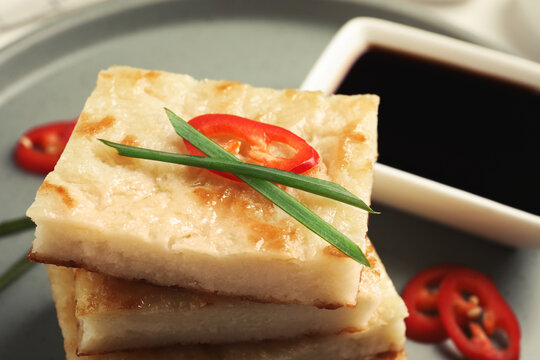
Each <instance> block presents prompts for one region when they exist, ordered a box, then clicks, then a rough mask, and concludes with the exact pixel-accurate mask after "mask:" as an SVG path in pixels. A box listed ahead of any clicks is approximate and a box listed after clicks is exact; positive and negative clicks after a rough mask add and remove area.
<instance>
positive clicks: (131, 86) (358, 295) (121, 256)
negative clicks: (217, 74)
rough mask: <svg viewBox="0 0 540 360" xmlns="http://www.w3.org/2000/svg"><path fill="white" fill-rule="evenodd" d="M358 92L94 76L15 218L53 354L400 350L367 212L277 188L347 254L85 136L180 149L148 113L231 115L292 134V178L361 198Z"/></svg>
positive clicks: (200, 178) (176, 171) (363, 127)
mask: <svg viewBox="0 0 540 360" xmlns="http://www.w3.org/2000/svg"><path fill="white" fill-rule="evenodd" d="M377 106H378V98H377V97H376V96H374V95H356V96H340V95H335V96H325V95H323V94H321V93H317V92H301V91H297V90H273V89H267V88H254V87H251V86H249V85H245V84H241V83H237V82H230V81H213V80H205V81H196V80H194V79H193V78H191V77H189V76H187V75H178V74H171V73H166V72H159V71H146V70H141V69H134V68H129V67H112V68H110V69H108V70H106V71H102V72H101V73H100V74H99V77H98V83H97V87H96V89H95V90H94V92H93V93H92V95H91V96H90V98H89V99H88V100H87V102H86V104H85V107H84V109H83V111H82V113H81V115H80V117H79V120H78V123H77V125H76V127H75V130H74V132H73V135H72V137H71V139H70V141H69V143H68V145H67V147H66V149H65V150H64V153H63V154H62V157H61V159H60V161H59V162H58V164H57V166H56V168H55V170H54V171H53V172H51V173H49V175H48V176H47V177H46V179H45V181H44V183H43V185H42V186H41V187H40V189H39V191H38V193H37V196H36V200H35V202H34V203H33V204H32V206H31V207H30V209H29V210H28V215H29V216H30V217H31V218H32V219H33V221H34V222H35V223H36V224H37V229H36V238H35V241H34V244H33V248H32V251H31V252H30V255H29V258H30V259H31V260H34V261H39V262H43V263H46V264H49V265H47V268H48V272H49V279H50V283H51V288H52V293H53V297H54V300H55V303H56V308H57V313H58V319H59V323H60V327H61V328H62V333H63V336H64V344H65V350H66V356H67V358H68V359H75V358H82V359H84V358H87V359H116V358H118V359H161V358H163V359H170V358H174V359H338V360H339V359H371V358H374V359H375V358H376V359H404V358H405V354H404V351H403V346H404V342H405V335H404V333H405V327H404V323H403V319H404V317H405V316H406V314H407V312H406V309H405V307H404V305H403V303H402V301H401V299H400V297H399V295H398V294H397V293H396V291H395V289H394V286H393V284H392V282H391V280H390V279H389V277H388V275H387V274H386V271H385V269H384V266H383V264H382V263H381V261H380V259H379V258H378V256H377V254H376V252H375V249H374V248H373V246H372V244H371V242H370V240H369V239H368V238H367V219H368V214H367V213H366V212H365V211H363V210H360V209H358V208H355V207H353V206H350V205H346V204H343V203H340V202H337V201H334V200H330V199H327V198H324V197H320V196H317V195H313V194H309V193H306V192H303V191H300V190H295V189H292V188H286V189H285V190H286V191H287V192H288V193H289V194H291V195H292V196H294V197H295V198H296V199H298V200H299V201H300V202H302V203H303V204H304V205H306V206H307V207H308V208H310V209H311V210H313V211H314V212H315V213H316V214H318V215H319V216H320V217H321V218H322V219H324V220H325V221H326V222H328V223H330V224H331V225H332V226H334V227H335V228H336V229H338V230H339V231H340V232H342V233H343V234H345V235H346V236H347V237H349V238H350V239H351V240H353V241H354V242H355V243H356V244H357V245H358V246H359V247H360V248H361V249H362V250H363V251H364V253H365V254H366V256H367V258H368V260H369V261H370V264H371V267H366V266H364V265H361V264H359V263H358V262H355V261H354V260H352V259H350V258H349V257H347V256H344V254H343V253H341V252H340V251H339V250H337V249H336V248H334V247H333V246H332V245H329V244H328V243H327V242H325V241H324V240H323V239H321V238H320V237H319V236H317V235H316V234H314V233H312V232H311V231H310V230H308V229H307V228H305V227H304V226H303V225H301V224H300V223H298V222H297V221H296V220H294V219H293V218H292V217H290V216H289V215H287V214H286V213H285V212H283V211H282V210H281V209H279V208H278V207H277V206H275V205H274V204H273V203H272V202H270V201H269V200H267V199H266V198H264V197H263V196H262V195H260V194H259V193H257V192H256V191H255V190H253V189H251V188H250V187H249V186H247V185H246V184H244V183H242V182H238V181H233V180H230V179H226V178H224V177H222V176H219V175H216V174H214V173H212V172H210V171H208V170H203V169H199V168H193V167H187V166H182V165H175V164H168V163H161V162H155V161H149V160H141V159H134V158H127V157H122V156H120V155H118V154H117V152H116V151H115V150H113V149H111V148H109V147H107V146H105V145H104V144H103V143H101V142H100V141H99V140H98V139H99V138H102V139H107V140H110V141H114V142H118V143H123V144H127V145H132V146H137V147H143V148H150V149H154V150H161V151H167V152H175V153H186V148H185V145H184V143H183V141H182V139H181V138H180V137H179V136H178V135H177V134H176V133H175V131H174V129H173V128H172V126H171V124H170V123H169V120H168V118H167V116H166V114H165V112H164V111H163V108H164V107H167V108H169V109H171V110H172V111H174V112H175V113H176V114H178V115H179V116H180V117H182V118H184V119H186V120H189V119H191V118H193V117H196V116H198V115H201V114H216V113H221V114H234V115H238V116H242V117H246V118H249V119H252V120H256V121H260V122H262V123H268V124H273V125H277V126H280V127H283V128H285V129H288V130H290V131H292V132H293V133H295V134H296V135H298V136H300V137H302V138H303V139H305V140H306V141H307V142H308V143H309V144H310V145H311V146H312V147H313V148H315V149H316V150H317V151H318V153H319V155H320V159H321V160H320V162H319V164H318V165H317V166H315V167H314V168H312V169H310V170H309V171H308V172H306V173H305V175H309V176H312V177H317V178H320V179H324V180H330V181H332V182H335V183H338V184H340V185H342V186H343V187H345V188H347V189H348V190H349V191H351V192H352V193H354V194H355V195H357V196H358V197H360V198H362V199H364V200H369V198H370V194H371V185H372V173H373V171H372V170H373V164H374V162H375V160H376V156H377V145H376V144H377V132H376V124H377Z"/></svg>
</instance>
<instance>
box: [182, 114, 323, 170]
mask: <svg viewBox="0 0 540 360" xmlns="http://www.w3.org/2000/svg"><path fill="white" fill-rule="evenodd" d="M189 124H191V125H192V126H193V127H195V128H196V129H198V130H199V131H200V132H202V133H203V134H204V135H206V136H208V137H209V138H211V139H212V140H214V141H215V142H217V143H218V144H220V145H221V146H222V147H223V148H225V149H226V150H227V151H229V152H230V153H232V154H234V155H235V156H237V157H238V158H239V159H241V160H243V161H245V162H248V163H252V164H257V165H263V166H267V167H272V168H276V169H281V170H287V171H292V172H295V173H303V172H305V171H307V170H309V169H311V168H312V167H314V166H315V165H317V164H318V162H319V154H318V153H317V151H316V150H315V149H314V148H312V147H311V146H310V145H309V144H308V143H307V142H306V141H305V140H304V139H302V138H301V137H299V136H297V135H295V134H293V133H292V132H290V131H289V130H286V129H283V128H281V127H279V126H275V125H270V124H265V123H261V122H258V121H254V120H250V119H246V118H243V117H240V116H235V115H228V114H206V115H201V116H197V117H195V118H193V119H191V120H190V121H189ZM184 143H185V144H186V147H187V149H188V151H189V153H190V154H191V155H199V156H204V154H203V153H202V152H201V151H200V150H199V149H197V148H196V147H194V146H193V145H191V144H190V143H189V142H187V141H185V140H184ZM213 172H214V173H216V174H219V175H221V176H224V177H227V178H229V179H233V180H238V178H237V177H236V176H234V175H232V174H229V173H223V172H219V171H213Z"/></svg>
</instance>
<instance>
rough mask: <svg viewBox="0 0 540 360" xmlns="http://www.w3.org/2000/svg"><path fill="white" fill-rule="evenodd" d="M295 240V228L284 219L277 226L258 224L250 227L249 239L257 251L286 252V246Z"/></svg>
mask: <svg viewBox="0 0 540 360" xmlns="http://www.w3.org/2000/svg"><path fill="white" fill-rule="evenodd" d="M297 238H298V234H297V229H296V227H294V225H293V224H292V222H291V221H288V220H285V219H282V220H281V221H280V222H279V224H278V225H274V224H268V223H262V222H259V223H255V224H253V225H251V227H250V235H249V239H250V241H251V242H252V243H253V244H255V247H256V248H257V250H262V251H268V250H286V249H287V247H288V246H287V245H288V244H289V243H291V242H293V241H295V240H296V239H297Z"/></svg>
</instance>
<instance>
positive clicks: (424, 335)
mask: <svg viewBox="0 0 540 360" xmlns="http://www.w3.org/2000/svg"><path fill="white" fill-rule="evenodd" d="M458 267H459V266H458V265H454V264H443V265H438V266H433V267H430V268H428V269H425V270H423V271H421V272H420V273H418V274H417V275H416V276H415V277H413V278H412V279H411V280H410V281H409V283H408V284H407V286H405V289H404V290H403V294H402V297H403V301H404V302H405V305H407V309H408V310H409V317H408V318H406V319H405V325H406V327H407V337H408V338H409V339H412V340H415V341H419V342H425V343H434V342H439V341H443V340H444V339H446V338H447V337H448V335H447V334H446V330H445V329H444V327H443V324H442V322H441V319H440V317H439V313H438V308H437V296H438V295H439V289H438V288H439V285H440V283H441V281H442V280H443V278H444V277H445V276H446V275H447V274H448V273H449V272H450V271H452V270H454V269H457V268H458Z"/></svg>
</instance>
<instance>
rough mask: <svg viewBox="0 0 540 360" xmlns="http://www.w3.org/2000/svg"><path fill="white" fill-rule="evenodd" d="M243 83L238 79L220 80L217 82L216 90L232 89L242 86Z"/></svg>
mask: <svg viewBox="0 0 540 360" xmlns="http://www.w3.org/2000/svg"><path fill="white" fill-rule="evenodd" d="M241 85H242V84H241V83H239V82H237V81H219V82H218V83H217V84H216V90H218V91H221V92H226V91H230V90H232V89H234V88H236V87H239V86H241Z"/></svg>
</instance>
